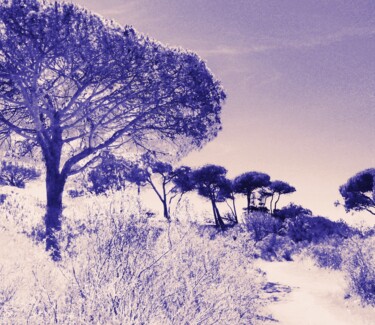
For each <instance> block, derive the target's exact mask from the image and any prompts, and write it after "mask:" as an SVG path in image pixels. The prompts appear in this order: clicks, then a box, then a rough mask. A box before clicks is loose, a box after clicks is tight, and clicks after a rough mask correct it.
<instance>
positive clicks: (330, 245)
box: [307, 236, 345, 270]
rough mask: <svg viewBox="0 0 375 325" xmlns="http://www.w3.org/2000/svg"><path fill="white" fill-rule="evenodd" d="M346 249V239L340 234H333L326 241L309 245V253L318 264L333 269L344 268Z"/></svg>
mask: <svg viewBox="0 0 375 325" xmlns="http://www.w3.org/2000/svg"><path fill="white" fill-rule="evenodd" d="M344 249H345V239H344V238H342V237H339V236H331V237H330V238H327V239H326V240H325V241H324V242H321V243H318V244H312V245H310V246H309V247H307V250H308V255H310V256H311V257H312V258H313V260H314V261H315V264H316V265H317V266H319V267H322V268H328V269H333V270H339V269H341V268H342V264H343V261H344V257H343V254H344V253H343V252H344Z"/></svg>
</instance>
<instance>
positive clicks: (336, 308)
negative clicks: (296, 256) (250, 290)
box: [258, 261, 375, 325]
mask: <svg viewBox="0 0 375 325" xmlns="http://www.w3.org/2000/svg"><path fill="white" fill-rule="evenodd" d="M258 266H259V267H260V268H261V269H262V270H263V271H265V272H266V273H267V279H268V281H269V282H273V283H277V284H280V285H283V286H285V285H286V286H290V287H291V292H290V293H287V292H284V293H283V292H281V293H273V294H272V295H276V296H277V297H278V298H279V301H277V302H274V303H271V304H270V305H269V306H268V310H269V312H270V313H271V314H272V316H273V317H274V318H275V319H276V320H278V321H279V322H278V323H275V324H280V325H357V324H358V325H373V324H375V308H371V307H366V308H362V307H360V306H359V305H358V301H354V300H351V299H347V300H345V299H344V296H345V287H346V285H345V280H344V277H343V274H342V273H341V272H339V271H330V270H325V269H319V268H317V267H315V266H314V265H313V264H312V263H311V262H308V261H304V262H272V263H271V262H264V261H259V262H258Z"/></svg>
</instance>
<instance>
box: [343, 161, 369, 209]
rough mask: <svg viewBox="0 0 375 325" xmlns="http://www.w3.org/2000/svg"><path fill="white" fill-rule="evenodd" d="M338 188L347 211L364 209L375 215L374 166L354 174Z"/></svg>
mask: <svg viewBox="0 0 375 325" xmlns="http://www.w3.org/2000/svg"><path fill="white" fill-rule="evenodd" d="M339 190H340V194H341V196H342V197H343V198H344V206H345V209H346V211H347V212H349V211H363V210H364V211H367V212H370V213H371V214H373V215H375V168H369V169H366V170H363V171H361V172H359V173H357V174H355V175H354V176H353V177H351V178H349V179H348V181H347V182H346V183H345V184H344V185H342V186H340V189H339Z"/></svg>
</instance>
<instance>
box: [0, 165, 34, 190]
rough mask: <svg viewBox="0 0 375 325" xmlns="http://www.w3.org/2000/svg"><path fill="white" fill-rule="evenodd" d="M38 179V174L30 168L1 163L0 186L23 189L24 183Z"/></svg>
mask: <svg viewBox="0 0 375 325" xmlns="http://www.w3.org/2000/svg"><path fill="white" fill-rule="evenodd" d="M38 177H40V173H39V172H38V171H37V170H36V169H35V168H31V167H25V166H21V165H16V164H12V163H8V162H5V161H3V162H2V163H1V167H0V185H9V186H14V187H18V188H24V187H25V183H26V182H28V181H31V180H34V179H37V178H38Z"/></svg>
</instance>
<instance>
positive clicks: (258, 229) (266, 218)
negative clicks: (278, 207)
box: [244, 212, 281, 241]
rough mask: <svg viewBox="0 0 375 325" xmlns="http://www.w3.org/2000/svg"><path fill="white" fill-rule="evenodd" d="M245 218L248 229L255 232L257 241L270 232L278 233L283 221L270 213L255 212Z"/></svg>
mask: <svg viewBox="0 0 375 325" xmlns="http://www.w3.org/2000/svg"><path fill="white" fill-rule="evenodd" d="M244 219H245V225H246V227H247V230H248V231H249V232H251V233H252V234H253V236H254V240H255V241H260V240H262V239H263V238H265V237H266V236H267V235H269V234H276V233H278V232H279V230H280V228H281V221H280V220H278V219H276V218H274V217H273V216H271V215H270V214H268V213H263V212H253V213H249V214H247V215H246V216H245V218H244Z"/></svg>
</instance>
